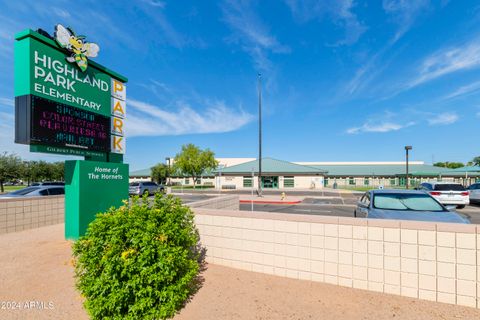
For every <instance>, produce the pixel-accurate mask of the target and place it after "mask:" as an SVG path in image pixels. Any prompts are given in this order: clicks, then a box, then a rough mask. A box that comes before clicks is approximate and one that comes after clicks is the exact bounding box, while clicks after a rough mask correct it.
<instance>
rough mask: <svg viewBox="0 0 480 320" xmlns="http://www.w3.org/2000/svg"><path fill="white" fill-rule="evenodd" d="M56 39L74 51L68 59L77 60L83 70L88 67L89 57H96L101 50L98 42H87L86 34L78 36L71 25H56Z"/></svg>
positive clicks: (65, 47) (70, 60)
mask: <svg viewBox="0 0 480 320" xmlns="http://www.w3.org/2000/svg"><path fill="white" fill-rule="evenodd" d="M55 40H56V41H57V43H58V44H59V45H60V47H62V48H64V49H67V50H68V51H70V52H71V53H72V55H71V56H70V57H67V58H66V59H67V61H68V62H72V63H73V62H75V63H76V64H77V66H78V67H79V68H80V70H82V71H83V72H85V70H87V67H88V60H87V58H93V57H96V56H97V55H98V51H100V47H99V46H98V45H97V44H96V43H91V42H85V36H81V35H78V36H77V35H76V34H75V32H74V31H73V30H72V29H71V28H70V27H67V28H65V27H64V26H62V25H61V24H57V25H56V26H55Z"/></svg>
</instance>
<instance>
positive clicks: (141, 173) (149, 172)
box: [129, 168, 152, 177]
mask: <svg viewBox="0 0 480 320" xmlns="http://www.w3.org/2000/svg"><path fill="white" fill-rule="evenodd" d="M129 175H130V177H150V176H151V175H152V169H150V168H148V169H142V170H135V171H130V173H129Z"/></svg>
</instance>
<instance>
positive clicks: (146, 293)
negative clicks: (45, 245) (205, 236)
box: [73, 194, 200, 319]
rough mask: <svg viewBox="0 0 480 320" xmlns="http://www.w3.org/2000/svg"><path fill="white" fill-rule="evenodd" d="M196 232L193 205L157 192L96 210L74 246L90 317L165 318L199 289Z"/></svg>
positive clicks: (173, 313)
mask: <svg viewBox="0 0 480 320" xmlns="http://www.w3.org/2000/svg"><path fill="white" fill-rule="evenodd" d="M198 240H199V236H198V231H197V229H196V228H195V225H194V222H193V213H192V211H191V210H190V208H188V207H186V206H183V205H182V204H181V202H180V200H179V199H175V198H173V197H171V196H168V197H163V196H162V195H160V194H157V195H156V196H155V198H154V199H153V201H150V202H149V201H148V199H147V198H146V197H144V198H141V199H139V198H138V197H137V198H134V199H133V201H132V203H131V204H130V205H129V204H128V203H127V202H125V203H124V205H123V206H122V207H120V208H116V209H115V208H112V209H110V210H109V211H108V212H106V213H102V214H98V215H97V218H96V219H95V220H94V221H93V222H92V223H91V224H90V225H89V227H88V230H87V233H86V235H85V236H84V237H82V238H80V239H79V241H77V242H75V244H74V245H73V254H74V257H75V276H76V280H77V288H78V289H79V290H80V292H81V293H82V295H83V296H84V298H85V302H84V306H85V308H86V309H87V311H88V312H89V314H90V316H91V317H92V319H167V318H170V317H173V316H174V315H175V313H176V311H177V310H179V309H180V308H181V307H182V306H183V304H184V303H185V302H186V301H187V299H188V298H189V296H190V295H191V294H192V293H193V291H195V288H196V279H197V274H198V271H199V255H200V254H199V250H198V247H197V246H198Z"/></svg>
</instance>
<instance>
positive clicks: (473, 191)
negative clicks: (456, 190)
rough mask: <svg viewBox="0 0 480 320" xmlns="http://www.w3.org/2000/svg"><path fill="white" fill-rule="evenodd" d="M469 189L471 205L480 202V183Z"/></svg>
mask: <svg viewBox="0 0 480 320" xmlns="http://www.w3.org/2000/svg"><path fill="white" fill-rule="evenodd" d="M467 189H468V192H470V203H474V202H480V183H474V184H472V185H471V186H470V187H468V188H467Z"/></svg>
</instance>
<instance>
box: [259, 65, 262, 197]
mask: <svg viewBox="0 0 480 320" xmlns="http://www.w3.org/2000/svg"><path fill="white" fill-rule="evenodd" d="M261 77H262V75H261V74H260V73H259V74H258V196H259V197H261V196H262V78H261Z"/></svg>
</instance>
